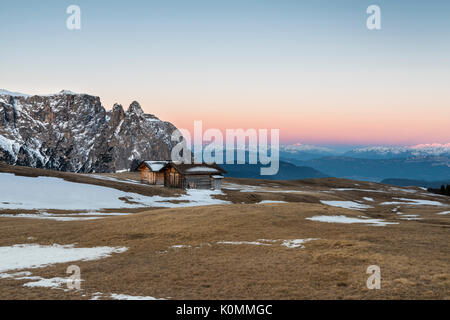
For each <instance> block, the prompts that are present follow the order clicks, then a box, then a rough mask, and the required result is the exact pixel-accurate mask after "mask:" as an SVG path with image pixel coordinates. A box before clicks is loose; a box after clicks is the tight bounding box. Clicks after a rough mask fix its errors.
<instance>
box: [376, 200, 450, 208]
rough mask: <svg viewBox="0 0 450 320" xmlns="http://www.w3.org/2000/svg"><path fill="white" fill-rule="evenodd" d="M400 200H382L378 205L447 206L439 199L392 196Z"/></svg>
mask: <svg viewBox="0 0 450 320" xmlns="http://www.w3.org/2000/svg"><path fill="white" fill-rule="evenodd" d="M393 199H397V200H400V201H402V202H400V201H390V202H382V203H380V205H398V204H400V205H402V204H404V205H414V206H447V205H446V204H443V203H441V202H439V201H431V200H423V199H407V198H393Z"/></svg>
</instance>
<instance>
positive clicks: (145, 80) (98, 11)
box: [0, 0, 450, 144]
mask: <svg viewBox="0 0 450 320" xmlns="http://www.w3.org/2000/svg"><path fill="white" fill-rule="evenodd" d="M71 4H76V5H78V6H80V8H81V12H82V28H81V30H78V31H70V30H68V29H67V28H66V19H67V16H68V15H67V14H66V12H65V11H66V8H67V7H68V6H69V5H71ZM371 4H377V5H379V6H380V7H381V11H382V29H381V30H379V31H369V30H368V29H367V28H366V19H367V14H366V12H365V11H366V8H367V7H368V6H369V5H371ZM449 16H450V1H436V0H434V1H433V0H431V1H414V0H413V1H406V0H403V1H399V0H389V1H365V0H353V1H350V0H349V1H338V0H336V1H323V0H314V1H312V0H309V1H300V0H293V1H287V0H280V1H265V0H258V1H257V0H253V1H248V0H247V1H246V0H240V1H234V0H231V1H230V0H228V1H171V0H166V1H136V0H134V1H133V0H131V1H99V0H97V1H95V0H89V1H75V0H73V1H61V0H59V1H57V0H54V1H48V0H47V1H45V0H43V1H23V0H16V1H10V2H8V3H5V2H3V3H2V4H1V11H0V23H1V29H0V36H1V39H2V44H3V46H2V48H3V49H2V51H1V53H0V58H1V59H0V61H1V62H0V63H1V64H2V65H1V67H2V68H1V69H2V72H1V74H0V87H2V88H5V89H9V90H13V91H22V92H26V93H33V94H39V93H49V92H56V91H59V90H61V89H70V90H73V91H78V92H86V93H91V94H95V95H98V96H100V97H101V98H102V102H103V103H104V105H105V107H106V108H108V109H109V108H111V107H112V104H113V103H115V102H118V103H121V104H123V105H124V106H127V105H128V104H129V103H131V101H133V100H138V101H139V102H140V103H141V104H142V106H143V107H144V110H145V111H146V112H150V113H154V114H156V115H157V116H159V117H161V118H163V119H166V120H169V121H172V122H174V123H175V124H176V125H178V126H182V127H189V123H192V122H193V121H194V120H204V121H205V122H206V123H207V125H208V126H209V127H219V128H235V127H244V128H245V127H253V128H270V127H274V128H280V129H281V137H282V139H283V140H284V141H286V142H305V143H318V144H336V143H337V144H381V143H383V144H414V143H426V142H430V143H431V142H441V143H446V142H448V140H450V139H449V138H450V137H449V134H448V133H446V132H447V131H446V130H445V128H447V127H448V125H449V124H450V123H449V122H450V121H449V120H448V119H450V111H448V109H449V108H448V105H449V103H450V97H449V93H448V92H449V90H448V87H449V85H450V79H449V77H450V58H449V57H450V55H449V53H450V41H448V40H449V39H450V18H449ZM237 115H240V116H237ZM445 118H447V120H445ZM294 119H295V121H294ZM329 128H332V130H330V129H329ZM347 128H350V129H351V130H349V131H348V132H347V131H346V130H344V129H347ZM362 129H367V130H368V134H367V135H364V136H361V135H360V131H361V130H362ZM333 132H334V134H333ZM336 132H338V133H342V134H340V135H339V134H337V135H336ZM383 132H384V133H383ZM356 136H361V137H360V138H356Z"/></svg>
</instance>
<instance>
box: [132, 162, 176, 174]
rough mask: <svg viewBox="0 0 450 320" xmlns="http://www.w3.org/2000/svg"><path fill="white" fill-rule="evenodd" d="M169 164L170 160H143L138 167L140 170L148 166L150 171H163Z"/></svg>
mask: <svg viewBox="0 0 450 320" xmlns="http://www.w3.org/2000/svg"><path fill="white" fill-rule="evenodd" d="M167 164H169V161H162V160H161V161H159V160H158V161H142V163H141V164H140V165H139V167H138V170H142V169H143V167H144V166H146V167H147V168H149V169H150V171H153V172H161V171H162V169H163V168H164V167H165V166H166V165H167Z"/></svg>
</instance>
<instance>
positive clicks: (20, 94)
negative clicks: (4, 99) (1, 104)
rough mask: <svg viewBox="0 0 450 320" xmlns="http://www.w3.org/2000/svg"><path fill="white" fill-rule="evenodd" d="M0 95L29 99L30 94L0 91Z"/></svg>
mask: <svg viewBox="0 0 450 320" xmlns="http://www.w3.org/2000/svg"><path fill="white" fill-rule="evenodd" d="M0 95H8V96H13V97H29V95H28V94H25V93H20V92H11V91H8V90H5V89H0Z"/></svg>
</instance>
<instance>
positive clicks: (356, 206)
mask: <svg viewBox="0 0 450 320" xmlns="http://www.w3.org/2000/svg"><path fill="white" fill-rule="evenodd" d="M320 202H321V203H323V204H326V205H328V206H332V207H338V208H345V209H351V210H363V209H370V208H373V207H372V206H368V205H365V204H361V203H357V202H354V201H334V200H330V201H325V200H320Z"/></svg>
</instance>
